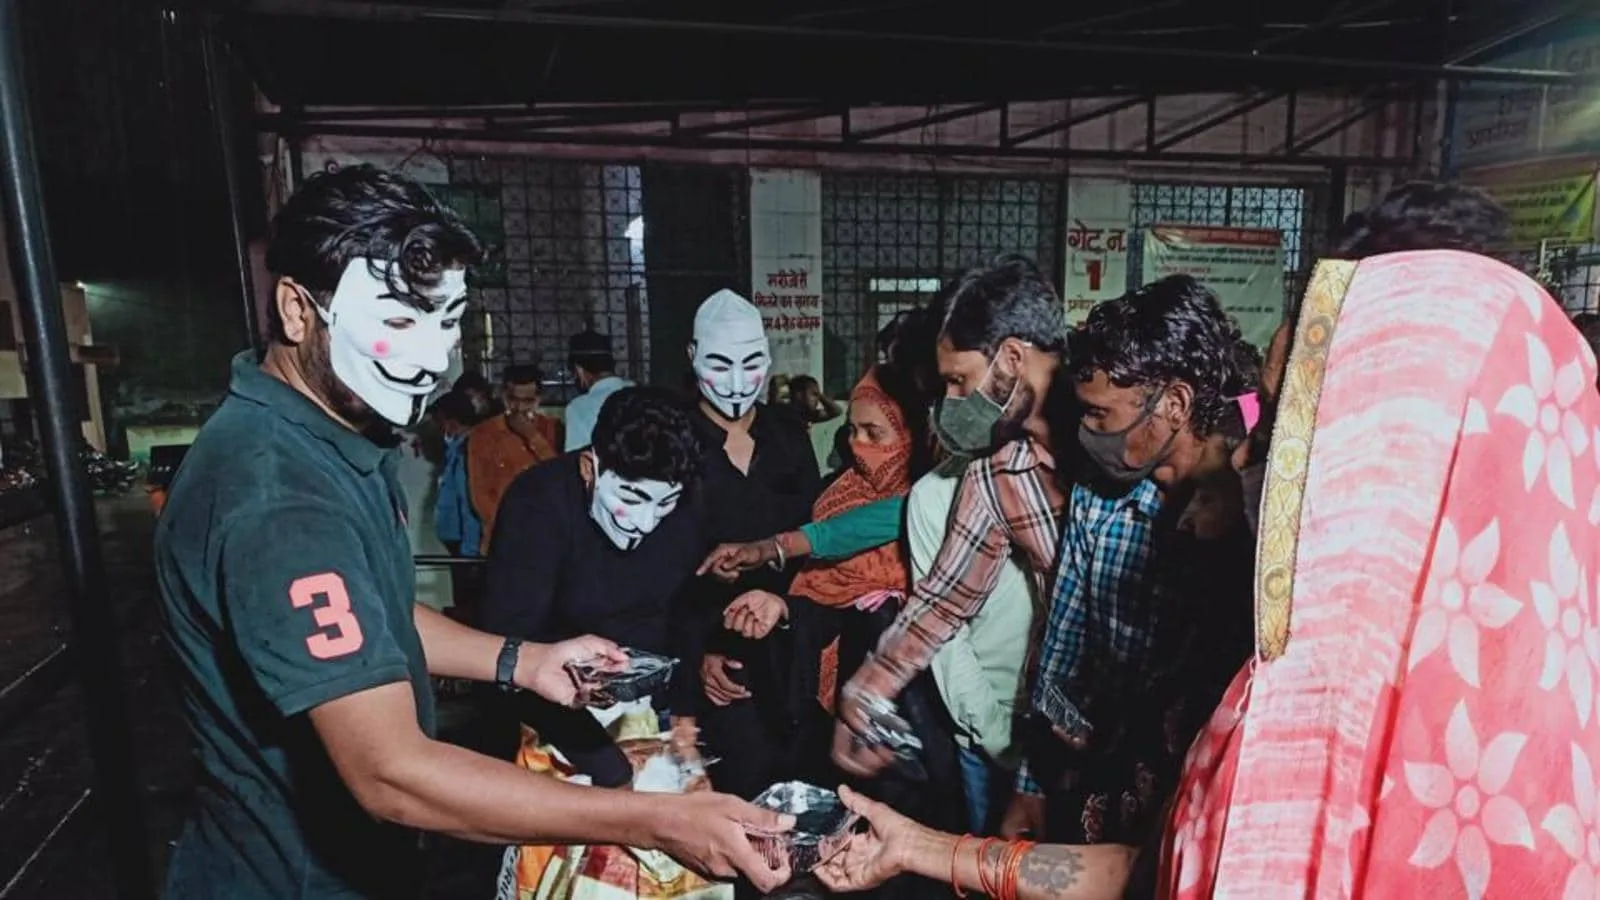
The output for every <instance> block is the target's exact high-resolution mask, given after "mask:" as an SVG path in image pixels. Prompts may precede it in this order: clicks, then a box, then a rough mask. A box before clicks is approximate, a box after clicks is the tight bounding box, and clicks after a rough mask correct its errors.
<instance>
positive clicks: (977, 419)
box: [933, 360, 1022, 456]
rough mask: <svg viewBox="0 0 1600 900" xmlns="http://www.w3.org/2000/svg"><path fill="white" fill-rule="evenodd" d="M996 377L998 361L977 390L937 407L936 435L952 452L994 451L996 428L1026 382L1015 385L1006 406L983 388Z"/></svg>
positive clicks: (941, 400)
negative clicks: (992, 398) (1019, 388)
mask: <svg viewBox="0 0 1600 900" xmlns="http://www.w3.org/2000/svg"><path fill="white" fill-rule="evenodd" d="M993 375H994V360H990V361H989V369H988V371H987V372H985V373H984V374H983V381H981V382H979V384H978V389H977V390H975V391H973V392H972V393H971V394H968V395H967V396H965V397H941V398H939V400H938V402H937V403H936V404H935V405H934V407H933V433H934V436H935V437H937V438H938V439H939V443H940V444H942V445H943V446H944V449H945V450H947V451H949V452H950V453H952V454H954V455H956V456H981V455H983V454H985V453H987V452H989V451H990V450H992V449H994V427H995V426H996V425H998V424H999V423H1000V420H1001V419H1002V418H1004V417H1005V414H1006V407H1008V406H1010V405H1011V401H1012V400H1013V399H1014V398H1015V397H1016V396H1017V388H1018V387H1019V386H1020V385H1021V384H1022V379H1021V378H1018V379H1017V380H1016V381H1015V382H1013V383H1012V385H1011V393H1010V394H1009V395H1008V396H1007V397H1006V402H1005V403H996V402H995V401H993V400H991V399H990V398H989V395H988V394H985V393H984V392H983V386H984V385H985V384H987V383H988V382H989V379H990V377H991V376H993Z"/></svg>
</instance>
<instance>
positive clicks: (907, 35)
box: [245, 0, 1600, 85]
mask: <svg viewBox="0 0 1600 900" xmlns="http://www.w3.org/2000/svg"><path fill="white" fill-rule="evenodd" d="M245 9H246V10H248V11H249V12H253V13H257V14H262V15H278V16H305V17H311V18H322V19H347V20H352V21H388V22H430V21H456V22H482V23H485V24H496V25H505V24H521V25H542V26H546V27H550V28H575V29H594V30H600V31H619V30H620V31H644V32H659V33H663V34H672V33H676V34H708V35H720V36H724V37H753V38H780V39H792V40H814V41H832V42H839V43H858V44H866V45H868V46H872V47H882V46H885V45H888V44H906V45H915V46H922V47H929V48H932V47H944V48H949V49H952V50H995V51H1009V52H1013V53H1033V54H1045V55H1056V56H1059V55H1072V56H1075V57H1078V58H1080V59H1095V60H1104V59H1121V60H1129V59H1142V60H1147V61H1152V62H1153V61H1170V62H1189V63H1215V64H1233V65H1249V66H1252V67H1255V68H1259V69H1262V70H1264V71H1274V70H1278V71H1285V72H1287V71H1293V70H1296V69H1300V70H1313V71H1321V72H1326V73H1334V72H1343V73H1349V74H1352V75H1355V74H1364V75H1369V76H1373V77H1381V78H1397V77H1406V78H1438V79H1442V80H1445V81H1478V82H1500V83H1522V84H1561V85H1574V84H1591V83H1600V75H1587V74H1585V75H1579V74H1575V73H1572V72H1557V71H1550V70H1545V69H1511V68H1493V67H1473V66H1460V65H1432V64H1426V63H1404V62H1386V61H1382V60H1366V59H1347V58H1337V57H1315V56H1292V55H1285V54H1272V53H1255V52H1230V51H1222V50H1203V49H1194V48H1188V47H1168V46H1144V47H1141V46H1137V45H1134V46H1127V45H1117V44H1103V43H1097V42H1090V41H1076V42H1074V41H1037V40H1026V39H1020V38H992V37H970V36H962V35H950V34H919V33H916V32H874V31H860V30H853V29H845V28H811V27H801V26H794V25H767V24H759V23H746V22H706V21H692V20H683V19H650V18H641V17H635V16H587V15H575V14H568V13H547V12H538V11H529V10H522V9H505V8H499V9H469V8H462V7H450V6H424V5H410V4H406V3H394V2H381V0H246V6H245Z"/></svg>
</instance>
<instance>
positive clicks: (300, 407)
mask: <svg viewBox="0 0 1600 900" xmlns="http://www.w3.org/2000/svg"><path fill="white" fill-rule="evenodd" d="M228 391H229V393H231V394H233V395H235V396H237V397H239V398H240V399H242V400H248V401H249V402H251V403H257V404H260V405H261V406H264V407H266V408H267V409H269V410H271V411H272V412H273V413H275V414H276V415H277V416H278V417H279V418H281V419H283V420H285V421H287V422H291V423H293V424H295V425H298V426H300V427H301V428H303V429H305V430H306V431H307V432H309V433H310V434H311V436H312V437H314V438H316V439H317V440H320V441H322V442H324V443H326V444H329V445H331V446H332V447H333V449H334V450H335V451H337V452H338V454H339V455H340V456H341V457H343V458H344V461H345V462H347V463H349V464H350V467H351V468H353V469H355V470H356V471H357V472H360V473H361V474H363V475H368V474H371V473H372V472H373V470H375V469H377V468H378V467H379V466H380V465H381V464H382V463H383V461H384V459H385V457H386V456H387V452H386V451H385V450H384V449H383V448H382V447H379V446H378V445H377V444H374V443H373V442H372V441H370V440H368V439H367V438H366V437H365V436H363V435H361V434H359V433H357V432H354V431H351V430H350V429H349V428H346V427H345V426H344V425H342V424H340V423H339V422H337V421H334V419H333V418H332V417H330V416H329V415H328V414H327V413H325V412H323V411H322V408H321V407H319V406H317V405H316V404H315V403H313V402H311V399H310V398H309V397H307V396H305V395H304V394H302V393H300V392H299V391H297V390H295V389H294V388H292V387H290V386H289V385H288V384H286V383H284V382H283V381H280V380H279V379H277V378H275V377H273V376H271V375H269V374H267V373H266V372H264V371H262V369H261V365H260V364H259V363H258V362H257V361H256V354H255V353H254V352H253V351H250V350H246V351H245V352H243V353H240V354H239V355H237V356H235V357H234V358H233V376H232V380H231V382H230V383H229V385H228Z"/></svg>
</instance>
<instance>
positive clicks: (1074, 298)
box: [1062, 219, 1128, 325]
mask: <svg viewBox="0 0 1600 900" xmlns="http://www.w3.org/2000/svg"><path fill="white" fill-rule="evenodd" d="M1066 258H1067V269H1066V284H1065V285H1063V290H1062V299H1063V300H1064V301H1065V302H1066V304H1067V324H1068V325H1078V324H1080V323H1081V322H1083V320H1084V319H1086V318H1088V317H1089V310H1091V309H1093V308H1094V305H1095V304H1096V303H1099V302H1100V301H1102V300H1110V299H1111V298H1113V297H1120V296H1122V295H1123V294H1124V293H1126V292H1127V290H1128V223H1127V222H1125V221H1121V220H1102V219H1095V220H1092V221H1089V222H1085V221H1084V220H1082V219H1073V220H1072V224H1071V225H1069V226H1068V227H1067V251H1066Z"/></svg>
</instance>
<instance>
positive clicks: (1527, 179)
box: [1467, 162, 1596, 250]
mask: <svg viewBox="0 0 1600 900" xmlns="http://www.w3.org/2000/svg"><path fill="white" fill-rule="evenodd" d="M1595 173H1596V165H1595V163H1593V162H1579V163H1560V164H1558V163H1534V164H1530V165H1520V166H1505V167H1501V168H1497V169H1480V170H1478V171H1476V172H1474V173H1472V174H1471V175H1469V176H1468V177H1467V181H1468V182H1470V183H1472V184H1475V185H1477V186H1478V187H1480V188H1482V189H1483V190H1484V191H1486V192H1488V194H1489V195H1490V196H1491V197H1493V198H1494V199H1495V200H1496V201H1497V202H1498V203H1499V204H1500V205H1501V206H1503V207H1505V209H1506V212H1508V213H1509V214H1510V216H1511V226H1510V229H1509V230H1510V234H1509V235H1508V240H1507V243H1506V249H1514V250H1532V249H1536V248H1537V247H1538V246H1539V245H1540V244H1541V243H1543V242H1544V241H1555V242H1558V243H1569V244H1584V243H1589V242H1591V241H1593V240H1595Z"/></svg>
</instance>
